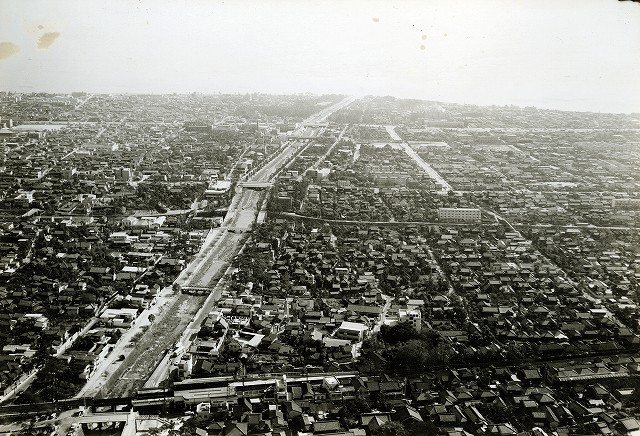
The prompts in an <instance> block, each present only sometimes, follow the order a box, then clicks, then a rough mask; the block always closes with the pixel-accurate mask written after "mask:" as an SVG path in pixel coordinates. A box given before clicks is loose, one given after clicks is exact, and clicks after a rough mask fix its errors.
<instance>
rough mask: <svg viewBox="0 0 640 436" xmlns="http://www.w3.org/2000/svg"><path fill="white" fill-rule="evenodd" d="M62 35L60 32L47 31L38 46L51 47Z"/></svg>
mask: <svg viewBox="0 0 640 436" xmlns="http://www.w3.org/2000/svg"><path fill="white" fill-rule="evenodd" d="M59 36H60V32H47V33H45V34H43V35H42V36H41V37H40V39H39V40H38V48H49V47H50V46H51V44H53V43H54V42H55V40H56V39H58V37H59Z"/></svg>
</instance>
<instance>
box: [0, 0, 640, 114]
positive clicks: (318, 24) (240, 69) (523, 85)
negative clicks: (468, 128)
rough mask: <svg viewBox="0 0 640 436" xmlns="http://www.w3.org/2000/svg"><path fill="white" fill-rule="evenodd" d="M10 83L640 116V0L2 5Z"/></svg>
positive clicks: (52, 0)
mask: <svg viewBox="0 0 640 436" xmlns="http://www.w3.org/2000/svg"><path fill="white" fill-rule="evenodd" d="M0 11H2V13H0V89H2V90H14V91H23V92H29V91H54V92H69V91H90V92H193V91H197V92H252V91H260V92H268V93H294V92H307V91H308V92H314V93H324V92H332V93H346V94H357V95H360V94H376V95H395V96H398V97H412V98H424V99H430V100H440V101H451V102H460V103H465V102H466V103H477V104H517V105H535V106H538V107H548V108H558V109H568V110H592V111H603V112H640V78H639V77H640V73H639V72H640V4H637V3H632V2H618V1H615V0H575V1H572V0H549V1H547V0H527V1H524V0H521V1H518V0H504V1H491V0H475V1H463V0H444V1H430V0H417V1H408V0H407V1H399V0H385V1H366V2H365V1H349V0H339V1H331V0H322V1H320V0H318V1H315V0H314V1H304V0H291V1H289V0H261V1H258V0H256V1H243V0H229V1H213V0H188V1H186V0H182V1H177V0H149V1H147V0H144V1H137V0H126V1H125V0H109V1H91V0H77V1H76V0H65V1H57V0H43V1H30V0H15V1H14V0H0Z"/></svg>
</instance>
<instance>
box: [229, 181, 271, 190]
mask: <svg viewBox="0 0 640 436" xmlns="http://www.w3.org/2000/svg"><path fill="white" fill-rule="evenodd" d="M238 185H239V186H242V187H243V188H246V189H267V188H270V187H272V186H273V183H272V182H241V183H238Z"/></svg>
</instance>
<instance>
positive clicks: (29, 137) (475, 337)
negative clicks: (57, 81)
mask: <svg viewBox="0 0 640 436" xmlns="http://www.w3.org/2000/svg"><path fill="white" fill-rule="evenodd" d="M0 111H1V112H2V114H3V115H2V118H1V119H0V122H1V123H2V129H1V130H0V138H1V141H2V147H3V161H2V163H1V165H2V166H1V168H2V175H1V176H0V183H1V185H0V186H1V188H2V197H1V198H0V212H1V214H2V220H1V222H2V230H1V234H0V237H1V245H0V250H1V251H2V253H1V254H2V257H1V260H0V268H1V269H2V274H1V277H0V280H1V281H0V293H1V296H2V299H1V300H0V302H1V304H2V311H1V313H0V325H1V330H0V331H1V336H0V340H1V341H2V343H1V344H0V345H2V354H1V364H2V366H1V372H0V378H1V383H2V394H3V395H2V398H1V401H2V405H1V406H0V411H2V414H3V416H4V417H5V419H7V424H6V425H5V426H3V427H0V428H4V429H5V430H7V429H8V431H11V430H13V431H16V432H17V433H16V434H50V433H52V432H54V433H52V434H71V435H82V434H85V435H91V434H142V435H144V434H197V435H205V434H206V435H231V434H233V435H235V434H273V435H296V434H297V435H327V434H331V435H338V434H340V435H387V434H416V435H420V434H434V435H435V434H446V435H463V434H487V435H493V434H496V435H511V434H514V435H515V434H536V435H543V434H566V435H570V434H571V435H572V434H633V433H632V432H633V431H637V430H638V422H640V421H639V420H640V384H639V382H638V375H639V374H640V355H639V354H638V350H639V348H640V336H639V333H640V323H639V320H640V312H639V310H638V303H639V302H640V286H639V284H638V279H639V277H640V250H639V247H640V245H639V236H640V234H639V232H638V228H639V226H640V199H639V198H638V197H637V194H636V193H637V192H638V190H639V184H640V172H639V171H638V169H639V167H640V154H639V153H638V144H639V143H640V130H639V128H640V115H639V114H635V115H621V114H617V115H615V114H598V113H579V112H561V111H552V110H538V109H536V108H533V107H525V108H520V107H515V106H504V107H503V106H490V107H481V106H475V105H461V104H452V103H439V102H432V101H420V100H403V99H397V98H393V97H373V96H369V97H363V98H356V97H345V96H341V95H322V96H316V95H311V94H298V95H287V96H278V95H267V94H257V93H254V94H229V95H223V94H220V95H201V94H186V95H98V94H88V93H82V92H80V93H73V94H68V95H59V94H46V93H36V94H18V93H11V92H5V93H2V94H0ZM20 422H21V424H20ZM25 422H26V424H25ZM38 431H40V432H41V433H36V432H38ZM20 432H22V433H20ZM163 432H164V433H163ZM523 432H524V433H523Z"/></svg>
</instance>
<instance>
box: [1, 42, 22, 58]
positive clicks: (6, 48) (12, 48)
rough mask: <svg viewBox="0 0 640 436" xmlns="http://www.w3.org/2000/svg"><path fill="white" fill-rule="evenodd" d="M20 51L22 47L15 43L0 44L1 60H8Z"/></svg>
mask: <svg viewBox="0 0 640 436" xmlns="http://www.w3.org/2000/svg"><path fill="white" fill-rule="evenodd" d="M19 51H20V47H19V46H18V45H17V44H14V43H13V42H0V59H6V58H8V57H11V56H13V55H14V54H16V53H18V52H19Z"/></svg>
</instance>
